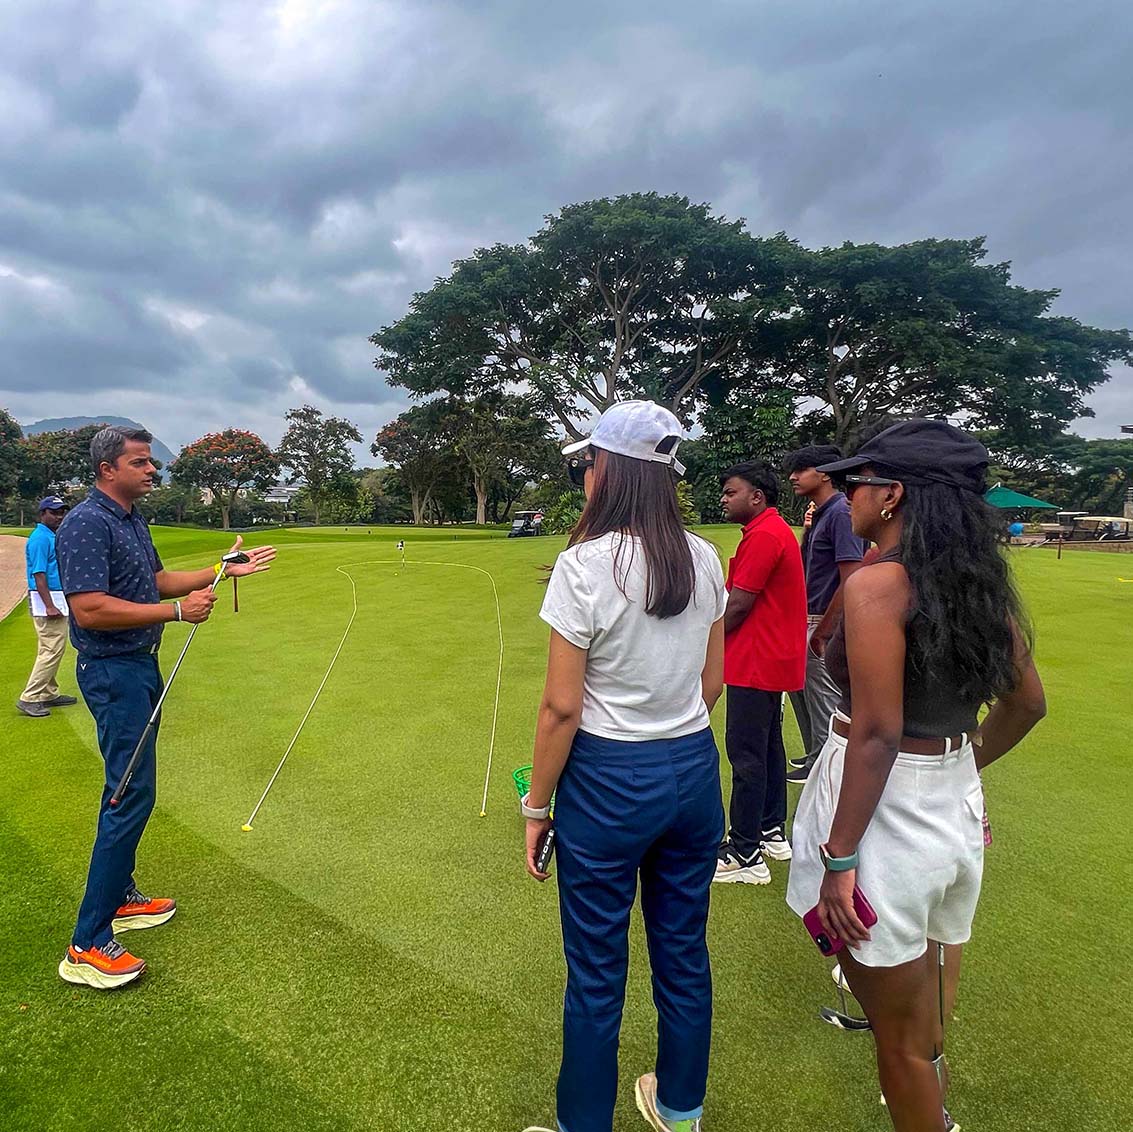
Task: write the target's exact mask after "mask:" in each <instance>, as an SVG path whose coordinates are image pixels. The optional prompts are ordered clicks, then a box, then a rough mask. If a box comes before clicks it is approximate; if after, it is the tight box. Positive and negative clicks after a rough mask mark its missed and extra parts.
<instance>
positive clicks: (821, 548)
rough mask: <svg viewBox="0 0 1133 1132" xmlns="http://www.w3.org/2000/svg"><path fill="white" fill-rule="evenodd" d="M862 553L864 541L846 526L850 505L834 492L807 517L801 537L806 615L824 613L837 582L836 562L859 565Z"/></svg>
mask: <svg viewBox="0 0 1133 1132" xmlns="http://www.w3.org/2000/svg"><path fill="white" fill-rule="evenodd" d="M865 552H866V542H865V540H864V539H860V538H858V536H857V535H855V534H854V529H853V527H852V526H851V525H850V505H849V503H847V502H846V497H845V496H844V495H843V494H842V493H841V492H840V491H838V492H835V493H834V494H833V495H832V496H831V497H830V498H829V499H828V500H827V501H826V502H825V503H824V504H823V505H822V506H821V507H819V508H818V510H817V511H815V513H814V514H813V515H812V516H811V521H810V530H808V531H807V532H806V534H805V535H804V536H803V570H804V572H805V573H806V611H807V613H808V614H822V613H825V612H826V609H827V606H829V604H830V602H831V601H832V600H833V598H834V594H835V593H836V592H837V589H838V583H839V581H840V580H841V576H840V574H839V573H838V563H839V562H860V561H861V560H862V559H863V558H864V557H865Z"/></svg>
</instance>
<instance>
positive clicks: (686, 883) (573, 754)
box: [522, 401, 726, 1132]
mask: <svg viewBox="0 0 1133 1132" xmlns="http://www.w3.org/2000/svg"><path fill="white" fill-rule="evenodd" d="M681 435H682V429H681V425H680V422H679V421H678V420H677V418H676V417H675V416H673V414H672V413H670V412H669V411H668V410H667V409H664V408H662V407H661V406H659V405H655V404H654V403H653V402H651V401H624V402H621V403H619V404H615V405H613V406H611V407H610V408H609V409H607V410H606V412H605V413H603V415H602V417H601V419H600V420H599V421H598V424H597V426H596V427H595V429H594V431H593V433H592V435H591V436H590V437H589V438H588V439H587V440H584V441H580V442H578V443H576V444H571V445H568V446H567V447H566V448H564V449H563V453H564V455H567V456H570V457H572V460H571V464H572V467H571V475H572V479H574V480H575V481H576V482H579V481H580V480H581V482H582V484H583V486H584V488H585V491H586V506H585V508H584V510H583V512H582V517H581V518H580V519H579V521H578V524H577V525H576V526H575V528H574V530H573V531H572V532H571V535H570V541H569V543H568V546H567V549H566V550H564V551H563V552H562V553H561V554H560V555H559V557H558V561H557V562H556V564H555V568H554V571H553V572H552V574H551V578H550V582H549V585H548V587H547V595H546V599H545V600H544V602H543V608H542V612H541V614H540V615H541V616H542V618H543V619H544V620H545V621H546V622H548V624H549V625H550V626H551V647H550V659H549V662H548V667H547V682H546V688H545V690H544V693H543V701H542V705H541V707H540V710H539V718H538V724H537V728H536V735H535V753H534V759H533V763H534V765H533V770H532V777H531V790H530V793H529V794H528V795H527V797H526V798H525V799H524V801H523V804H522V810H523V814H524V816H525V817H526V818H527V870H528V872H530V873H531V875H532V876H534V877H535V878H536V879H538V880H546V879H547V874H545V873H541V872H539V871H538V869H537V867H536V848H537V846H538V845H539V844H540V842H541V840H542V838H543V837H544V836H545V835H546V833H547V831H548V829H549V828H550V818H549V817H548V807H549V805H550V802H551V795H552V792H555V791H556V790H557V794H556V798H555V816H554V829H555V836H556V851H557V854H558V880H559V903H560V911H561V916H562V932H563V946H564V950H565V952H566V961H567V987H566V998H565V1003H564V1010H563V1055H562V1065H561V1068H560V1072H559V1080H558V1090H557V1112H556V1115H557V1120H558V1127H559V1129H560V1130H561V1132H610V1130H611V1128H612V1124H613V1113H614V1102H615V1096H616V1092H617V1075H618V1033H619V1030H620V1028H621V1018H622V1004H623V1000H624V998H625V981H626V969H627V965H628V960H629V945H628V932H629V923H630V913H631V910H632V908H633V902H634V897H635V894H636V892H637V885H638V878H639V877H640V880H641V906H642V912H643V915H644V918H645V930H646V935H647V937H648V940H649V957H650V961H651V965H652V972H653V992H654V1002H655V1003H656V1006H657V1012H658V1048H657V1062H656V1071H655V1073H648V1074H646V1075H645V1076H643V1077H641V1078H639V1079H638V1081H637V1085H636V1100H637V1106H638V1108H639V1109H640V1110H641V1113H642V1115H643V1116H644V1117H645V1119H646V1120H647V1121H648V1122H649V1124H650V1125H651V1126H652V1127H653V1128H654V1129H657V1130H658V1132H699V1129H700V1118H701V1110H702V1104H703V1100H704V1091H705V1083H706V1080H707V1075H708V1050H709V1042H710V1031H711V1022H712V983H711V975H710V972H709V966H708V947H707V944H706V942H705V925H706V923H707V920H708V894H709V888H710V887H711V884H712V876H713V872H714V871H715V868H716V851H717V847H718V846H719V844H720V839H721V838H722V836H723V833H724V830H723V808H722V803H721V797H720V759H719V754H718V752H717V749H716V744H715V741H714V740H713V737H712V731H711V730H710V728H709V721H708V715H709V712H710V710H711V709H712V706H713V705H714V704H715V703H716V700H717V699H718V698H719V696H720V691H721V687H722V681H723V665H724V622H723V616H724V607H725V604H726V594H725V591H724V578H723V572H722V570H721V567H720V561H719V558H718V557H717V554H716V552H715V550H714V548H713V547H712V546H711V545H710V544H709V543H707V542H705V541H704V540H703V539H700V538H697V537H696V536H695V535H692V534H690V533H689V532H687V531H686V530H685V529H684V526H683V524H682V522H681V516H680V509H679V507H678V505H677V496H676V487H675V479H676V477H675V475H674V472H675V473H677V474H681V473H683V472H684V468H683V466H682V465H681V464H680V463H679V462H678V461H677V459H676V448H677V444H678V443H679V441H680V438H681ZM529 1132H530V1130H529Z"/></svg>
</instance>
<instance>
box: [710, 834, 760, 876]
mask: <svg viewBox="0 0 1133 1132" xmlns="http://www.w3.org/2000/svg"><path fill="white" fill-rule="evenodd" d="M712 879H713V881H715V882H716V883H718V884H770V883H771V870H770V869H769V868H768V867H767V862H766V861H764V859H763V854H762V853H761V852H760V851H759V850H758V849H757V850H756V851H755V853H754V854H753V855H752V856H751V857H741V856H740V854H739V853H738V852H737V851H736V849H735V847H734V846H733V845H732V843H731V842H730V841H725V842H724V844H723V845H721V846H720V853H719V856H718V857H717V858H716V875H715V876H714V877H713V878H712Z"/></svg>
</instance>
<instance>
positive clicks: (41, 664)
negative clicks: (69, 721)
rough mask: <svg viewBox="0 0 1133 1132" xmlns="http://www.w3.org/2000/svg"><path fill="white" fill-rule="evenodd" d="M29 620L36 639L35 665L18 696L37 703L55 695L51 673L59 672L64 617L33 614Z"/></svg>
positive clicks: (53, 676)
mask: <svg viewBox="0 0 1133 1132" xmlns="http://www.w3.org/2000/svg"><path fill="white" fill-rule="evenodd" d="M32 623H33V624H34V625H35V634H36V636H37V637H38V638H39V650H38V652H37V653H36V657H35V667H34V668H33V669H32V670H31V675H30V676H29V677H28V686H27V687H26V688H25V689H24V694H23V695H22V696H20V699H21V700H23V701H24V703H29V704H41V703H44V702H45V701H47V700H53V699H55V697H56V696H57V695H59V685H58V684H56V683H55V674H56V673H57V672H58V671H59V665H60V663H61V662H62V660H63V650H64V649H66V647H67V618H66V617H33V618H32Z"/></svg>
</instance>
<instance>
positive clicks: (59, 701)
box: [44, 696, 79, 707]
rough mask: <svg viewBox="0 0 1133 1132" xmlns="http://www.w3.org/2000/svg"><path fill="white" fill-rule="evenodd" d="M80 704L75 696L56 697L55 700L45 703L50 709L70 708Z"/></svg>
mask: <svg viewBox="0 0 1133 1132" xmlns="http://www.w3.org/2000/svg"><path fill="white" fill-rule="evenodd" d="M78 702H79V701H78V700H77V699H75V697H74V696H55V697H54V698H53V699H50V700H45V701H44V703H45V704H46V705H47V706H48V707H70V706H71V705H72V704H77V703H78Z"/></svg>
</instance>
